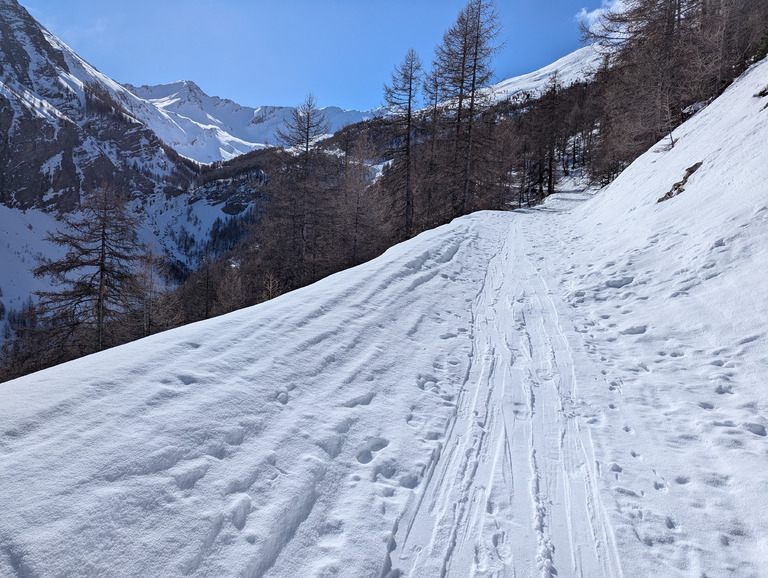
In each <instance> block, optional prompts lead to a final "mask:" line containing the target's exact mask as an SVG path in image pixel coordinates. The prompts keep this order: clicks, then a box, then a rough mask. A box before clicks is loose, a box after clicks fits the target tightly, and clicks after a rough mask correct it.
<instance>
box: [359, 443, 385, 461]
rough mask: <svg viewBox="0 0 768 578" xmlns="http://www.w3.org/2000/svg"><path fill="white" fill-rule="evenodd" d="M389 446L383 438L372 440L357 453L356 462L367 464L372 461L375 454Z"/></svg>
mask: <svg viewBox="0 0 768 578" xmlns="http://www.w3.org/2000/svg"><path fill="white" fill-rule="evenodd" d="M388 445H389V440H385V439H384V438H374V439H372V440H371V441H369V442H368V443H367V444H365V445H364V446H363V447H361V448H360V449H359V450H358V452H357V456H356V457H357V461H358V462H360V463H361V464H369V463H371V462H372V461H373V458H374V457H375V454H376V453H378V452H380V451H381V450H383V449H384V448H385V447H387V446H388Z"/></svg>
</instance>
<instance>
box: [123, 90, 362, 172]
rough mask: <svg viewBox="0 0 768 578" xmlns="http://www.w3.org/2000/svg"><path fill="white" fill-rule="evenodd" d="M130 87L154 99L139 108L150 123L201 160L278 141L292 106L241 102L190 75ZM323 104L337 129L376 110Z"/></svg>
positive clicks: (223, 157)
mask: <svg viewBox="0 0 768 578" xmlns="http://www.w3.org/2000/svg"><path fill="white" fill-rule="evenodd" d="M125 88H126V89H128V90H129V91H130V92H131V93H132V94H133V95H134V96H135V97H136V98H138V99H141V100H142V101H143V103H148V104H149V105H151V106H139V107H137V109H136V111H135V114H136V116H137V117H139V118H140V119H141V120H142V122H144V124H145V125H146V126H147V127H149V128H151V129H152V130H153V131H154V132H155V134H156V135H157V136H159V137H160V139H161V140H162V141H163V142H165V143H166V144H167V145H169V146H171V147H173V148H174V149H175V150H176V151H177V152H179V153H180V154H182V155H184V156H186V157H189V158H191V159H194V160H196V161H198V162H201V163H211V162H214V161H220V160H229V159H231V158H233V157H236V156H238V155H241V154H244V153H247V152H249V151H252V150H254V149H257V148H262V147H264V146H265V145H267V144H273V145H274V144H277V139H276V136H275V130H276V129H278V128H279V127H281V126H284V123H285V120H286V119H287V118H288V117H289V116H290V114H291V112H292V111H293V108H292V107H287V106H259V107H256V108H250V107H246V106H241V105H239V104H237V103H236V102H233V101H231V100H228V99H221V98H219V97H216V96H208V95H207V94H205V93H204V92H203V91H202V90H201V89H200V87H199V86H197V84H195V83H194V82H191V81H188V80H180V81H178V82H174V83H171V84H161V85H157V86H131V85H126V86H125ZM126 104H128V103H126ZM322 110H323V112H324V113H325V116H326V118H327V119H328V121H329V123H330V124H331V130H332V131H333V132H335V131H337V130H339V129H340V128H342V127H344V126H345V125H347V124H353V123H357V122H360V121H362V120H365V119H368V118H371V117H373V115H374V111H358V110H342V109H340V108H338V107H335V106H330V107H327V108H323V109H322Z"/></svg>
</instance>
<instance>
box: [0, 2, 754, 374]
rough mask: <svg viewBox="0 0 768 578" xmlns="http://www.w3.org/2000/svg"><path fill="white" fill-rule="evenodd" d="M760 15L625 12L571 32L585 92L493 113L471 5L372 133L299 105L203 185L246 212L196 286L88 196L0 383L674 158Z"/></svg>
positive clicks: (669, 5)
mask: <svg viewBox="0 0 768 578" xmlns="http://www.w3.org/2000/svg"><path fill="white" fill-rule="evenodd" d="M766 2H768V0H653V1H651V0H628V1H627V2H625V3H624V9H623V10H622V11H620V12H607V13H605V14H604V15H603V16H602V18H601V19H600V20H599V21H598V22H597V23H595V24H593V25H592V26H590V27H587V26H586V25H584V26H583V29H582V30H583V33H584V36H585V38H586V39H588V40H590V41H591V42H594V43H596V44H597V45H598V46H599V47H601V49H602V50H603V51H604V53H605V57H604V63H603V65H602V66H601V67H600V69H599V70H598V72H597V73H596V75H595V77H594V78H593V79H590V80H589V81H586V80H585V81H582V82H576V83H574V84H571V85H569V86H563V85H562V84H561V82H560V80H559V79H558V77H557V75H556V74H555V75H553V77H552V78H551V79H550V80H549V82H548V83H547V85H546V86H545V88H544V89H543V90H542V91H541V93H540V94H535V95H523V96H522V97H518V98H515V99H513V100H508V101H503V102H495V101H494V100H493V99H492V95H491V92H490V91H489V84H490V82H491V80H492V78H493V66H492V65H493V58H494V55H495V54H496V52H497V51H498V49H499V42H498V41H499V36H500V26H499V19H498V16H497V14H496V10H495V6H494V3H493V2H492V0H469V2H468V3H467V4H466V6H465V7H464V8H463V9H462V10H461V11H460V13H459V15H458V16H457V18H456V21H455V23H454V24H453V25H452V26H451V27H450V28H449V29H448V30H447V31H446V32H445V34H444V36H443V39H442V41H441V42H440V43H439V45H438V46H437V47H436V49H435V53H434V55H433V58H432V60H431V62H430V65H429V66H428V67H427V66H425V64H424V62H423V61H422V60H421V58H420V57H419V55H418V54H417V53H416V52H415V51H414V50H409V51H408V52H407V53H406V54H405V56H404V58H403V60H402V62H401V63H399V64H397V65H396V66H395V67H394V68H393V72H392V74H391V77H390V79H389V82H387V83H386V84H385V85H384V87H383V100H384V105H385V110H386V111H387V112H386V114H384V115H383V116H381V117H379V118H375V119H372V120H370V121H365V122H362V123H358V124H356V125H352V126H348V127H345V128H344V129H342V130H341V131H339V132H337V133H336V134H335V135H332V136H330V137H328V135H327V132H328V127H327V122H326V119H325V118H324V115H323V113H322V111H321V110H320V109H319V108H318V106H317V99H316V97H315V96H314V95H313V94H309V95H308V96H307V98H306V99H305V100H304V102H303V103H302V104H301V105H300V106H298V107H297V108H296V109H294V111H293V113H292V115H291V117H290V118H289V119H288V121H287V123H286V125H285V127H284V128H283V129H282V130H281V131H280V132H279V133H278V137H279V140H280V144H281V145H282V147H281V148H272V149H268V150H264V151H256V152H254V153H250V154H249V155H244V156H243V157H238V159H235V160H234V161H232V162H229V163H223V164H222V165H221V166H220V167H213V168H211V169H209V170H206V171H205V181H206V183H207V184H206V186H209V187H210V186H212V185H213V184H214V182H215V179H216V178H217V174H218V176H219V178H224V177H225V178H227V179H234V180H238V179H239V181H242V180H243V179H246V180H248V181H249V182H251V184H252V188H253V189H254V191H258V193H257V194H254V198H256V199H258V200H257V204H256V206H255V207H254V208H253V210H252V211H251V212H249V213H248V215H247V218H243V219H231V220H229V221H227V222H226V223H224V222H221V223H219V226H218V227H217V228H216V231H215V235H213V236H212V238H211V239H210V240H209V241H208V242H207V243H206V244H203V245H201V247H199V248H198V252H199V253H200V258H199V260H198V262H199V266H198V268H197V269H196V270H195V271H192V272H190V271H185V270H183V268H182V269H179V268H178V267H176V268H174V266H173V263H168V262H167V261H165V260H163V259H160V258H158V256H157V255H154V254H153V250H152V249H151V248H147V247H146V246H142V245H140V244H139V243H138V242H137V240H136V226H137V223H136V221H135V218H134V217H133V216H132V215H131V214H130V212H129V211H127V209H126V198H125V197H123V196H121V195H120V193H119V191H116V190H114V189H113V188H111V187H109V186H108V185H106V186H102V187H96V188H95V189H93V190H92V191H90V192H88V193H85V194H84V195H83V197H82V199H81V215H82V218H81V219H80V220H74V221H73V220H69V221H67V222H66V228H65V229H63V230H62V231H59V232H56V233H54V234H52V235H51V236H50V238H49V240H50V241H51V242H53V243H55V244H57V245H60V246H62V247H64V248H65V249H66V251H67V252H66V256H65V257H64V258H63V259H61V260H59V261H55V262H43V263H41V264H40V265H39V266H38V268H37V269H36V274H38V275H50V276H52V279H53V280H54V281H56V282H57V283H58V285H56V287H57V289H56V290H55V291H51V292H45V293H40V294H39V295H38V301H37V302H33V301H31V300H30V302H29V303H28V304H27V305H26V306H25V307H24V308H23V310H22V311H21V312H12V315H11V314H9V318H11V319H10V320H11V321H12V323H11V324H10V327H11V329H12V332H11V333H12V334H11V335H9V336H8V337H12V338H10V339H7V340H6V342H5V345H4V347H3V351H2V370H1V371H2V373H0V378H5V379H7V378H9V377H13V376H16V375H21V374H23V373H27V372H29V371H34V370H36V369H40V368H42V367H47V366H50V365H53V364H55V363H59V362H61V361H65V360H67V359H72V358H74V357H78V356H80V355H84V354H88V353H92V352H94V351H99V350H101V349H104V348H106V347H111V346H113V345H117V344H119V343H124V342H126V341H129V340H131V339H136V338H139V337H143V336H146V335H150V334H152V333H155V332H157V331H162V330H165V329H168V328H171V327H176V326H179V325H182V324H185V323H189V322H193V321H197V320H201V319H206V318H209V317H211V316H214V315H219V314H222V313H227V312H230V311H233V310H235V309H239V308H241V307H245V306H248V305H253V304H256V303H259V302H262V301H265V300H268V299H271V298H274V297H276V296H278V295H280V294H282V293H285V292H287V291H291V290H293V289H296V288H299V287H302V286H305V285H307V284H309V283H313V282H315V281H317V280H319V279H321V278H323V277H325V276H327V275H330V274H332V273H335V272H337V271H340V270H343V269H346V268H348V267H352V266H354V265H357V264H360V263H362V262H364V261H367V260H369V259H371V258H374V257H376V256H377V255H379V254H381V253H382V252H383V251H384V250H386V248H388V247H390V246H392V245H393V244H395V243H398V242H401V241H403V240H406V239H409V238H411V237H413V236H415V235H417V234H418V233H420V232H422V231H425V230H428V229H431V228H433V227H435V226H439V225H441V224H444V223H447V222H449V221H450V220H452V219H454V218H456V217H460V216H462V215H466V214H469V213H471V212H474V211H477V210H485V209H494V210H508V209H511V208H516V207H523V206H526V205H531V204H535V203H539V202H541V201H542V200H543V199H544V198H546V197H547V196H548V195H550V194H553V193H554V192H556V190H557V187H558V183H559V181H560V179H562V178H563V177H565V176H569V175H573V174H576V175H579V176H581V177H583V178H586V179H589V180H592V181H596V182H600V183H607V182H609V181H610V180H611V179H612V178H614V177H615V176H616V175H617V174H618V173H619V172H620V171H621V170H622V169H623V168H624V167H625V166H627V165H628V164H629V163H630V162H631V161H632V160H634V158H636V156H638V155H639V154H641V153H642V152H644V151H645V150H647V149H648V148H649V146H651V145H653V144H654V143H656V142H658V141H659V140H662V139H666V140H667V146H674V139H673V138H672V137H673V129H674V127H676V126H677V125H678V124H679V123H681V122H682V121H683V120H684V119H685V118H686V115H687V114H688V113H687V112H686V110H687V109H688V108H689V107H690V106H691V105H694V104H695V103H698V102H706V101H709V100H711V99H712V98H714V97H715V96H717V95H718V94H719V93H720V92H721V91H722V90H724V88H725V87H726V86H727V84H728V83H729V82H731V81H732V80H733V79H734V78H735V77H736V76H738V74H740V72H741V71H743V70H744V69H745V68H746V67H747V66H748V65H749V64H750V63H751V62H753V61H754V60H755V59H757V58H762V57H765V54H766V52H768V10H767V9H766ZM240 184H242V182H241V183H240ZM174 275H175V277H174ZM172 278H173V280H172V281H171V279H172Z"/></svg>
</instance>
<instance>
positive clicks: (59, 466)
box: [0, 62, 768, 576]
mask: <svg viewBox="0 0 768 578" xmlns="http://www.w3.org/2000/svg"><path fill="white" fill-rule="evenodd" d="M766 85H768V62H763V63H762V64H760V65H758V66H755V67H753V68H752V69H750V70H749V71H748V72H747V73H746V74H745V75H744V77H743V78H742V79H740V80H739V81H738V82H737V83H736V84H735V85H734V86H733V87H731V88H730V89H729V90H728V91H727V92H726V93H725V94H724V95H723V96H722V97H721V98H720V99H718V100H717V101H715V102H714V103H713V104H712V105H710V106H709V107H708V108H707V109H705V110H704V111H702V112H701V113H699V114H698V115H697V116H695V117H694V118H693V119H691V120H690V121H689V122H687V123H686V124H685V125H683V126H682V127H680V128H679V129H678V130H677V131H676V133H675V137H676V138H677V139H678V140H677V144H676V146H675V147H674V148H673V149H671V150H668V149H666V148H663V143H662V145H659V148H658V149H655V150H652V151H649V152H648V153H647V154H646V155H644V156H643V157H641V158H640V159H638V161H637V162H636V163H634V164H633V165H632V166H631V167H630V168H629V169H627V171H625V172H624V173H623V174H622V175H621V176H620V177H619V178H618V179H617V180H616V181H615V182H614V183H613V184H612V185H611V186H609V187H607V188H606V189H604V190H601V191H599V192H597V193H595V194H593V195H589V194H583V193H564V194H561V195H558V196H557V197H556V198H552V199H550V201H549V202H548V203H547V204H545V205H544V206H543V207H541V208H539V209H537V210H530V211H520V212H515V213H478V214H475V215H472V216H470V217H465V218H462V219H458V220H456V221H454V222H453V223H451V224H450V225H447V226H444V227H441V228H439V229H436V230H434V231H431V232H428V233H425V234H423V235H420V236H419V237H417V238H416V239H413V240H411V241H409V242H407V243H404V244H402V245H399V246H397V247H394V248H393V249H391V250H390V251H388V252H387V253H386V254H385V255H383V256H382V257H380V258H379V259H377V260H375V261H372V262H370V263H368V264H366V265H363V266H361V267H357V268H355V269H352V270H350V271H346V272H344V273H340V274H338V275H335V276H333V277H330V278H328V279H326V280H324V281H322V282H320V283H317V284H315V285H313V286H311V287H307V288H305V289H303V290H300V291H296V292H294V293H291V294H289V295H285V296H283V297H281V298H279V299H276V300H274V301H272V302H269V303H265V304H263V305H260V306H257V307H254V308H250V309H245V310H242V311H239V312H237V313H233V314H231V315H227V316H224V317H220V318H217V319H214V320H210V321H207V322H203V323H198V324H195V325H190V326H187V327H184V328H181V329H178V330H175V331H170V332H168V333H165V334H161V335H157V336H154V337H152V338H149V339H145V340H143V341H140V342H136V343H132V344H129V345H126V346H123V347H120V348H116V349H114V350H110V351H107V352H104V353H102V354H98V355H94V356H91V357H88V358H85V359H81V360H78V361H76V362H73V363H69V364H66V365H63V366H60V367H56V368H53V369H51V370H48V371H44V372H40V373H37V374H35V375H31V376H27V377H25V378H22V379H18V380H15V381H12V382H8V383H5V384H2V385H0V488H2V492H0V575H4V576H5V575H11V576H12V575H23V576H33V575H64V574H67V575H79V574H89V575H113V576H114V575H126V576H127V575H132V576H138V575H143V576H149V575H153V576H171V575H183V574H195V575H207V576H230V575H238V576H240V575H242V576H261V575H270V576H332V575H340V576H377V575H391V576H398V575H407V576H440V575H451V576H467V575H473V574H474V575H508V576H512V575H517V576H528V575H542V576H554V575H558V576H572V575H584V576H622V575H624V576H633V575H654V576H671V575H686V576H687V575H693V576H701V575H704V574H706V575H708V576H727V575H734V576H736V575H738V576H757V575H760V574H761V573H764V571H765V568H766V566H767V565H768V468H766V467H765V465H766V463H767V462H766V459H767V458H768V437H767V436H766V426H768V419H766V418H768V401H766V400H768V384H767V383H766V380H765V376H766V375H768V336H767V333H768V292H766V291H765V290H764V282H765V271H766V269H768V244H767V243H766V239H767V238H768V191H767V190H766V182H768V153H767V152H766V151H767V149H766V145H765V143H766V142H767V140H768V139H767V137H768V109H766V103H768V98H756V97H754V96H753V95H754V94H755V93H757V92H758V91H759V90H760V89H762V88H763V87H765V86H766ZM697 162H702V165H701V168H699V170H698V171H696V172H695V173H694V174H693V175H691V177H690V178H689V180H688V182H687V184H686V185H685V187H684V190H683V191H682V192H681V193H680V194H679V195H678V196H676V197H674V198H672V199H671V200H668V201H666V202H663V203H657V202H656V200H657V199H658V198H660V197H662V196H664V195H665V193H667V192H668V191H669V190H670V189H671V188H672V185H673V184H674V183H676V182H678V181H680V180H682V178H683V176H684V175H685V171H686V169H687V168H688V167H690V166H692V165H694V164H695V163H697Z"/></svg>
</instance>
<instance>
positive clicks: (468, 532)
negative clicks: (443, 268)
mask: <svg viewBox="0 0 768 578" xmlns="http://www.w3.org/2000/svg"><path fill="white" fill-rule="evenodd" d="M487 220H488V221H489V224H490V223H493V224H494V225H495V227H494V228H498V229H500V230H501V231H505V229H506V228H507V227H508V230H507V231H506V232H505V234H504V235H503V237H502V238H503V241H501V242H500V245H501V250H500V251H499V253H498V254H496V255H494V256H493V257H492V258H491V259H490V260H489V262H488V265H487V274H486V277H485V279H484V281H483V285H482V288H481V290H480V292H479V295H478V297H477V300H476V303H475V305H474V311H475V312H474V321H475V323H474V326H473V350H474V355H473V363H472V365H471V368H470V371H469V374H468V378H467V381H466V383H465V386H464V387H463V388H462V390H461V393H460V395H459V400H458V408H457V413H456V414H455V416H454V418H453V420H452V423H451V425H450V428H449V436H448V439H447V440H446V442H445V446H444V448H443V450H442V456H441V459H440V461H439V463H438V464H437V465H436V468H435V471H434V472H433V475H432V477H431V479H433V480H435V481H434V482H433V483H431V484H430V485H429V486H427V487H426V488H425V490H424V492H423V494H422V495H420V496H418V497H416V496H414V500H413V505H412V507H411V508H408V509H407V510H406V512H405V514H404V516H403V518H402V519H401V520H399V521H398V525H397V526H398V530H399V531H398V532H397V534H396V537H395V542H394V544H396V545H397V546H398V547H397V548H396V550H395V551H394V552H393V555H392V558H393V560H392V564H393V565H394V567H396V568H398V569H399V566H400V565H402V564H407V565H408V566H409V567H410V568H409V572H408V574H409V575H413V576H425V575H435V576H438V575H440V576H443V575H454V576H469V575H472V574H474V573H480V574H499V573H501V574H509V575H523V576H526V575H534V574H538V573H539V572H540V573H541V574H542V575H545V576H552V575H556V574H557V573H558V570H557V569H558V568H559V569H560V570H559V573H560V574H561V575H562V574H565V575H578V574H581V575H585V576H597V575H605V576H609V575H610V576H618V575H620V574H621V570H620V567H619V562H618V556H617V553H616V551H615V543H614V540H613V536H612V531H611V528H610V521H609V519H608V516H607V514H606V511H605V509H604V508H603V506H602V504H601V501H600V496H599V492H598V491H597V487H596V485H595V484H594V479H595V478H596V477H597V475H596V473H595V471H594V463H595V462H594V456H593V455H592V454H593V452H592V448H591V441H590V439H589V436H588V435H586V436H583V435H582V432H581V431H580V426H579V421H578V419H577V417H576V414H575V413H574V405H575V404H576V403H577V402H576V401H575V397H574V396H575V394H576V392H575V383H574V378H573V362H572V360H571V356H570V351H569V346H568V343H567V341H566V339H565V338H564V336H563V331H562V328H561V327H560V325H559V320H558V317H557V312H556V310H555V308H554V305H553V303H552V300H551V297H550V290H549V288H548V287H547V285H546V282H545V280H544V279H543V278H542V277H541V275H540V274H539V273H538V272H537V271H536V269H535V267H534V266H533V265H532V264H531V263H530V261H529V257H528V255H526V252H527V251H528V250H529V246H528V244H527V243H526V242H524V240H523V238H522V233H521V229H522V228H527V226H528V225H529V224H530V219H525V218H515V219H509V218H508V217H507V216H506V215H495V216H490V215H489V216H488V218H487ZM585 444H586V445H585Z"/></svg>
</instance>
